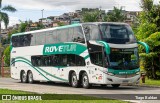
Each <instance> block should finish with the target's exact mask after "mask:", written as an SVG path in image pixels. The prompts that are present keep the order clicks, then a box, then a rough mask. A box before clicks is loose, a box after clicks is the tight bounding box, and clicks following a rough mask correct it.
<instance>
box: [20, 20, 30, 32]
mask: <svg viewBox="0 0 160 103" xmlns="http://www.w3.org/2000/svg"><path fill="white" fill-rule="evenodd" d="M28 25H29V23H28V22H21V24H20V26H19V28H18V32H20V33H21V32H25V31H26V27H27V26H28Z"/></svg>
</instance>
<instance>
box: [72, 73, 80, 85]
mask: <svg viewBox="0 0 160 103" xmlns="http://www.w3.org/2000/svg"><path fill="white" fill-rule="evenodd" d="M71 86H72V87H74V88H77V87H79V81H78V79H77V75H76V73H75V72H73V73H72V75H71Z"/></svg>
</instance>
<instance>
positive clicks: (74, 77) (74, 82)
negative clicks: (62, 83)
mask: <svg viewBox="0 0 160 103" xmlns="http://www.w3.org/2000/svg"><path fill="white" fill-rule="evenodd" d="M76 84H77V77H76V76H75V75H74V76H72V85H73V86H75V85H76Z"/></svg>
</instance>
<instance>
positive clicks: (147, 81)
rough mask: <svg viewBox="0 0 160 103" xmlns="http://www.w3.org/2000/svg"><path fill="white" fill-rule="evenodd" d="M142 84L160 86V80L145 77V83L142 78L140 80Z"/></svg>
mask: <svg viewBox="0 0 160 103" xmlns="http://www.w3.org/2000/svg"><path fill="white" fill-rule="evenodd" d="M140 84H141V85H149V86H160V80H153V79H148V78H147V77H146V78H145V83H142V80H141V82H140Z"/></svg>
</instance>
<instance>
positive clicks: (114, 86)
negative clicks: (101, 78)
mask: <svg viewBox="0 0 160 103" xmlns="http://www.w3.org/2000/svg"><path fill="white" fill-rule="evenodd" d="M111 85H112V87H113V88H118V87H119V86H120V84H111Z"/></svg>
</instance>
